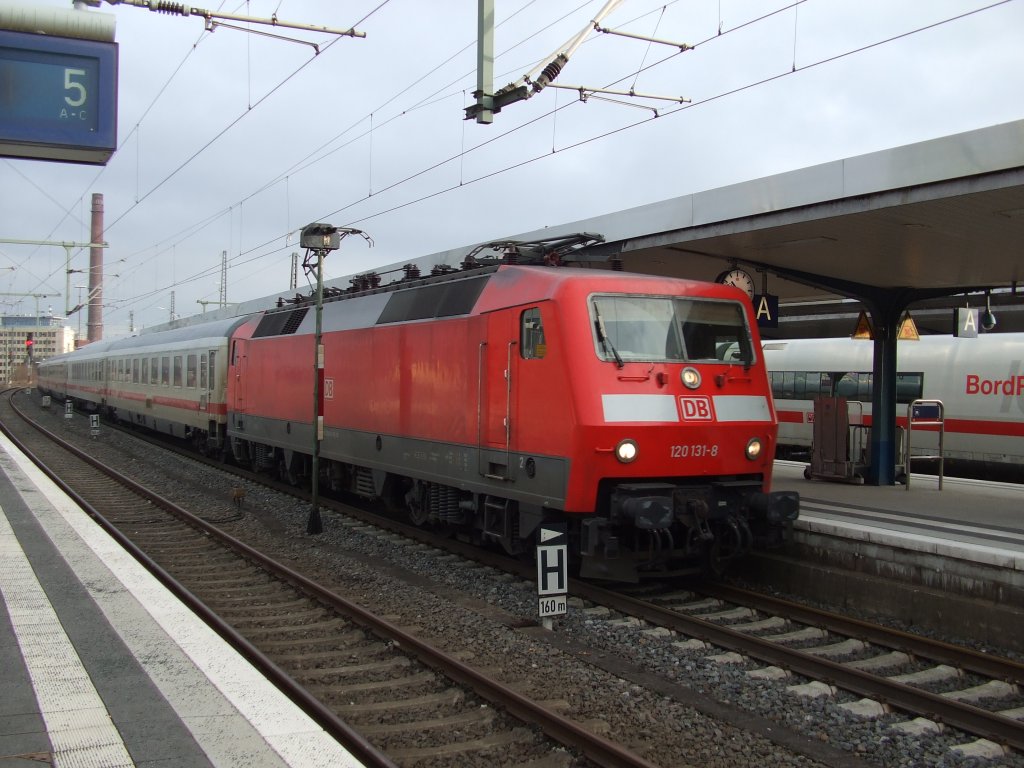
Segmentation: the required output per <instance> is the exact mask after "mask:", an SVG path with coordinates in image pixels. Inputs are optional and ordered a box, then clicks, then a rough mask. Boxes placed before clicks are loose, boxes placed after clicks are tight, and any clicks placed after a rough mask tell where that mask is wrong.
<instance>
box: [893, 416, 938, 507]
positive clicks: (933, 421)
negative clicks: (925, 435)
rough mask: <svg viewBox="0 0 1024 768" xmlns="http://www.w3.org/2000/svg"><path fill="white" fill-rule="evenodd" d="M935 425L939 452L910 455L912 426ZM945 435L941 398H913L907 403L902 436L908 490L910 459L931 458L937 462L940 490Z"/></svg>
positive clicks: (904, 470) (905, 485) (904, 473)
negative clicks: (904, 430) (904, 428)
mask: <svg viewBox="0 0 1024 768" xmlns="http://www.w3.org/2000/svg"><path fill="white" fill-rule="evenodd" d="M915 427H916V428H918V429H920V428H922V427H937V428H938V433H939V452H938V453H937V454H933V455H921V456H911V454H910V438H911V436H912V435H913V433H914V428H915ZM945 436H946V419H945V407H944V406H943V405H942V401H941V400H914V401H913V402H912V403H910V404H909V405H907V429H906V432H905V433H904V437H903V441H902V442H903V458H904V463H903V467H902V469H903V475H904V478H905V479H904V483H905V484H904V488H906V490H908V491H909V490H910V461H911V459H912V458H913V459H933V460H938V462H939V490H940V491H941V490H942V477H943V474H944V472H945V467H946V459H945V455H944V453H943V442H944V440H945Z"/></svg>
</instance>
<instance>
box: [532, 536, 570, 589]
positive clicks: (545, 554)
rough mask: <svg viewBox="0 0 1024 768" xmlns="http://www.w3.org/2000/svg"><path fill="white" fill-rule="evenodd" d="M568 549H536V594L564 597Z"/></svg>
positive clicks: (566, 586) (558, 547)
mask: <svg viewBox="0 0 1024 768" xmlns="http://www.w3.org/2000/svg"><path fill="white" fill-rule="evenodd" d="M568 554H569V552H568V547H566V546H565V545H564V544H563V545H561V546H553V547H537V594H538V595H564V594H565V593H566V592H567V591H568V589H569V584H568V577H569V562H568Z"/></svg>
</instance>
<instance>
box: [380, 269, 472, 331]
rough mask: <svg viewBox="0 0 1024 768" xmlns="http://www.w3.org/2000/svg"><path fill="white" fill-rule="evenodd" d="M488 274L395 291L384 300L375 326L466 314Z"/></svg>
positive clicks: (469, 310)
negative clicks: (386, 300) (385, 302)
mask: <svg viewBox="0 0 1024 768" xmlns="http://www.w3.org/2000/svg"><path fill="white" fill-rule="evenodd" d="M490 277H491V275H481V276H478V277H473V278H470V279H468V280H456V281H452V282H443V283H436V284H433V285H422V286H419V287H416V288H410V289H408V290H402V291H397V292H395V293H394V294H392V295H391V297H390V298H389V299H388V303H387V304H386V305H385V307H384V310H383V311H382V312H381V313H380V317H379V318H377V325H384V324H386V323H401V322H406V321H409V320H429V319H433V318H437V317H454V316H455V315H468V314H469V313H470V312H472V311H473V307H474V305H475V304H476V300H477V299H478V298H480V293H481V292H482V291H483V289H484V286H485V285H487V281H488V280H489V279H490Z"/></svg>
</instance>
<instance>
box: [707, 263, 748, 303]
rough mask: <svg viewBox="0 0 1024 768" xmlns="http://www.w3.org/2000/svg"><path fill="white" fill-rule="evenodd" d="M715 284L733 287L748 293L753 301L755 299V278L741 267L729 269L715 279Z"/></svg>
mask: <svg viewBox="0 0 1024 768" xmlns="http://www.w3.org/2000/svg"><path fill="white" fill-rule="evenodd" d="M715 282H716V283H721V284H722V285H732V286H734V287H736V288H739V289H740V290H741V291H743V292H744V293H746V294H747V296H749V297H750V298H751V299H753V298H754V278H752V277H751V276H750V273H749V272H747V271H746V270H744V269H740V268H739V267H733V268H732V269H727V270H726V271H725V272H722V273H721V274H719V275H718V277H716V278H715Z"/></svg>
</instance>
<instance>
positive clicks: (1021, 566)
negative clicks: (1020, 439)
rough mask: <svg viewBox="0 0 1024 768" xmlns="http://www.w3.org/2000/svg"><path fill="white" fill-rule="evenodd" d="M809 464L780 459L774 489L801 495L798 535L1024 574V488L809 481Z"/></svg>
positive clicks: (931, 479)
mask: <svg viewBox="0 0 1024 768" xmlns="http://www.w3.org/2000/svg"><path fill="white" fill-rule="evenodd" d="M806 466H807V464H806V463H804V462H795V461H776V462H775V474H774V484H773V489H774V490H787V491H796V492H798V493H799V494H800V519H799V520H798V521H797V523H796V528H797V530H806V531H819V532H832V533H838V532H840V531H842V532H843V535H844V536H846V537H849V538H851V539H857V540H860V541H865V542H873V543H879V544H898V545H899V546H901V547H903V548H905V549H910V550H915V551H922V552H930V553H933V554H947V555H950V556H955V557H958V558H962V559H964V560H971V561H975V562H979V563H986V564H989V565H993V566H996V567H999V568H1006V569H1010V570H1016V571H1021V572H1024V485H1016V484H1013V483H997V482H987V481H982V480H969V479H964V478H957V477H945V478H943V481H942V489H941V490H940V489H939V482H938V477H936V476H933V475H922V474H916V473H915V474H913V475H911V478H910V488H909V489H908V488H907V487H906V486H903V485H892V486H870V485H854V484H849V483H843V482H836V481H830V480H820V479H811V480H807V479H805V478H804V474H803V471H804V468H805V467H806Z"/></svg>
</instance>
